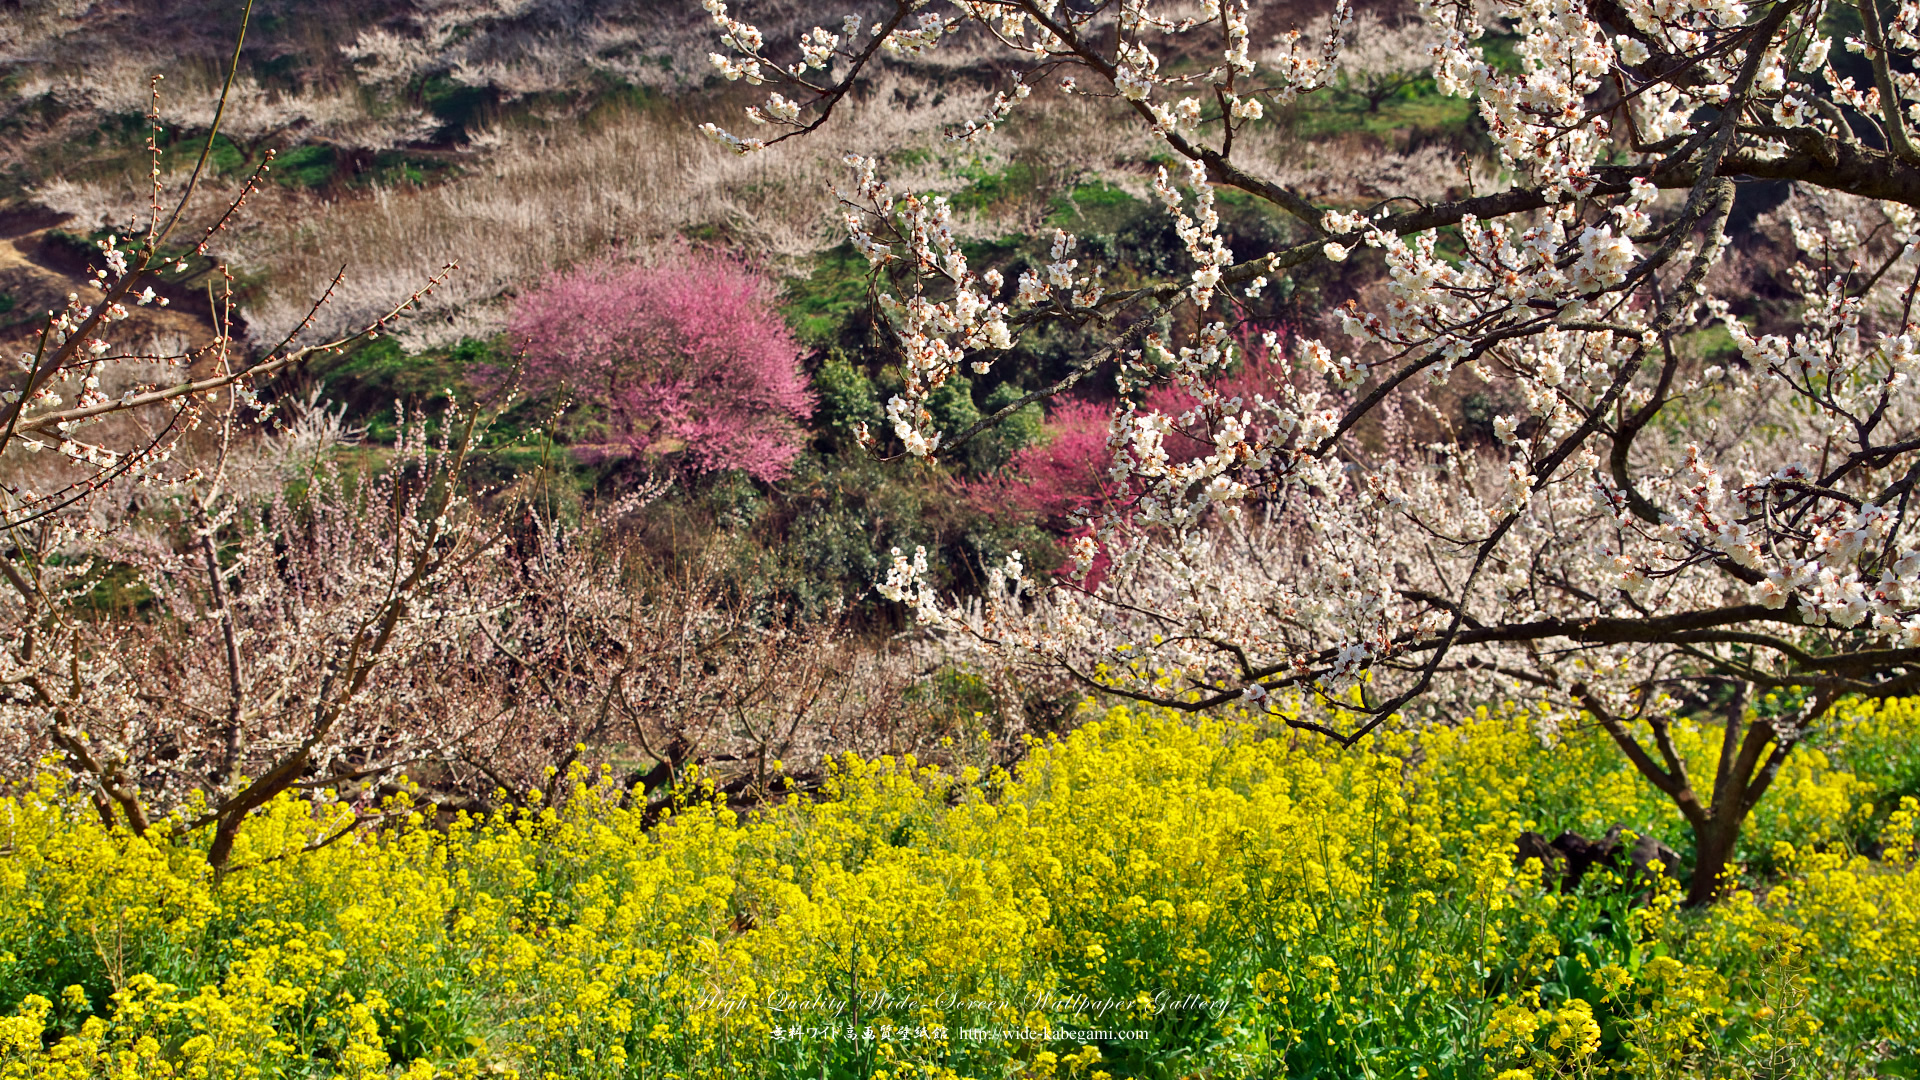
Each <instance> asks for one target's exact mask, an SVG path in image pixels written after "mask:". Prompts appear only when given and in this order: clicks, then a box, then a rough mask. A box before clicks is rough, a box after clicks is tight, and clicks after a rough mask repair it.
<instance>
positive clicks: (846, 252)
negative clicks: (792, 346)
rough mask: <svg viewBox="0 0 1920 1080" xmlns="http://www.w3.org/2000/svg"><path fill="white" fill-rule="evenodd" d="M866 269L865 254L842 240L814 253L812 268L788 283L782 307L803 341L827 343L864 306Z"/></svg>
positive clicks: (788, 320)
mask: <svg viewBox="0 0 1920 1080" xmlns="http://www.w3.org/2000/svg"><path fill="white" fill-rule="evenodd" d="M867 271H868V265H867V259H866V256H864V255H862V254H860V253H859V252H858V251H855V250H854V248H853V245H852V244H851V243H842V244H840V245H839V246H837V247H833V248H829V249H827V250H826V251H823V252H821V253H819V254H818V255H815V256H814V258H813V270H812V272H811V273H809V274H808V275H807V276H806V277H804V278H796V279H794V280H793V281H792V282H790V283H789V284H788V285H787V291H786V298H785V300H784V302H783V303H782V304H781V311H782V312H783V313H784V314H785V315H786V317H787V323H788V324H789V325H791V326H792V327H793V329H794V333H795V334H797V335H798V336H799V338H800V340H801V341H802V342H804V343H806V344H808V345H812V346H816V347H819V346H824V345H826V344H827V343H829V342H831V341H833V340H834V339H835V338H836V337H837V336H838V335H839V333H840V329H841V327H843V326H845V325H846V324H847V322H848V321H849V320H850V319H852V318H853V317H854V316H855V315H857V314H858V313H859V312H861V311H863V310H865V309H866V306H867Z"/></svg>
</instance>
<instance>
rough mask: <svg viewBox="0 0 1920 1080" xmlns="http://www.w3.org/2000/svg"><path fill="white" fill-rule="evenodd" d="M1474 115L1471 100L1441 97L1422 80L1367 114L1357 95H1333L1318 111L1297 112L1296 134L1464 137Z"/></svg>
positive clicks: (1425, 80)
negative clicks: (1414, 134)
mask: <svg viewBox="0 0 1920 1080" xmlns="http://www.w3.org/2000/svg"><path fill="white" fill-rule="evenodd" d="M1309 104H1312V102H1309ZM1474 115H1475V107H1474V104H1473V101H1472V99H1470V98H1464V97H1449V96H1447V95H1444V94H1441V93H1440V91H1439V89H1438V88H1437V87H1435V86H1434V83H1433V80H1431V79H1422V80H1420V81H1419V82H1416V83H1412V84H1410V85H1408V86H1406V87H1403V88H1401V90H1400V92H1399V93H1397V94H1395V95H1393V96H1392V97H1390V98H1388V99H1387V100H1385V101H1383V102H1381V103H1380V108H1379V109H1377V110H1371V111H1370V110H1368V108H1367V104H1366V101H1365V99H1363V98H1361V97H1359V96H1358V95H1354V94H1340V93H1337V92H1336V94H1335V95H1334V96H1331V97H1329V98H1327V99H1326V100H1325V103H1323V104H1320V105H1319V107H1317V108H1304V109H1302V110H1301V112H1300V118H1299V131H1300V133H1301V134H1302V135H1305V136H1307V137H1309V138H1327V137H1329V136H1334V135H1343V134H1346V133H1348V132H1356V131H1357V132H1364V133H1365V134H1368V135H1374V136H1378V137H1381V138H1388V139H1391V138H1393V137H1395V136H1398V135H1404V134H1407V133H1411V132H1422V131H1424V132H1437V133H1452V132H1461V133H1464V132H1465V131H1466V130H1467V129H1468V125H1469V124H1470V123H1471V122H1472V120H1473V117H1474Z"/></svg>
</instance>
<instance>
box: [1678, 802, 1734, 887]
mask: <svg viewBox="0 0 1920 1080" xmlns="http://www.w3.org/2000/svg"><path fill="white" fill-rule="evenodd" d="M1732 809H1733V807H1730V806H1729V807H1721V806H1715V807H1714V808H1713V813H1712V814H1711V815H1710V816H1709V817H1708V818H1707V820H1706V821H1704V822H1701V823H1699V824H1696V825H1695V826H1694V829H1693V842H1694V856H1693V875H1692V877H1691V878H1689V879H1688V881H1687V906H1688V907H1699V906H1701V905H1703V904H1709V903H1712V902H1713V899H1714V897H1715V896H1717V895H1718V894H1719V892H1720V877H1721V875H1722V874H1724V873H1726V870H1727V863H1728V861H1729V860H1730V859H1732V858H1733V845H1734V842H1735V841H1736V840H1738V839H1739V838H1740V825H1741V822H1740V821H1739V820H1733V821H1728V820H1726V819H1725V817H1724V816H1723V811H1726V810H1732Z"/></svg>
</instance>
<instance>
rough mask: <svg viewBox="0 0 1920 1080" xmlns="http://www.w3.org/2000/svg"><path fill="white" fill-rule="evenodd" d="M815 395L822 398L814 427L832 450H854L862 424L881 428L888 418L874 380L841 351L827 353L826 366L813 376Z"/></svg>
mask: <svg viewBox="0 0 1920 1080" xmlns="http://www.w3.org/2000/svg"><path fill="white" fill-rule="evenodd" d="M813 392H814V394H815V395H816V396H817V397H818V398H819V404H818V405H816V406H815V407H814V412H813V423H814V426H815V428H816V429H818V430H819V431H820V432H821V434H822V435H823V436H825V438H826V440H827V441H828V443H829V444H830V445H831V446H833V447H844V448H847V449H852V448H853V447H854V446H855V442H854V438H853V433H854V430H855V429H856V428H857V427H859V425H861V424H868V425H874V424H878V423H879V422H880V419H881V417H882V416H884V415H885V413H884V411H883V410H882V409H881V407H880V398H879V396H878V395H876V394H875V393H874V389H873V380H872V379H869V378H867V373H866V372H864V371H862V370H860V369H859V368H857V367H855V366H854V365H853V363H852V362H851V361H849V360H848V359H847V357H846V354H845V353H844V352H841V351H840V350H838V349H835V350H833V351H832V352H830V353H828V355H827V361H826V363H824V364H821V365H820V369H819V370H818V371H815V372H814V373H813Z"/></svg>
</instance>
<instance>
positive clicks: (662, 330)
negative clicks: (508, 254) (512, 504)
mask: <svg viewBox="0 0 1920 1080" xmlns="http://www.w3.org/2000/svg"><path fill="white" fill-rule="evenodd" d="M773 301H774V296H773V289H772V285H771V284H770V283H769V282H768V281H767V280H766V278H765V277H763V276H762V275H760V274H758V273H755V272H754V271H752V270H750V269H748V268H746V267H743V266H741V265H740V264H739V263H737V262H734V261H731V260H728V259H726V258H723V257H721V256H719V255H714V254H683V255H679V256H676V257H672V258H669V259H666V260H663V261H661V262H658V263H652V264H641V263H632V262H621V261H617V260H614V259H604V260H601V261H598V262H594V263H589V264H587V265H585V266H581V267H578V268H575V269H573V270H571V271H567V272H565V273H561V274H557V275H555V276H554V277H552V278H551V279H549V280H548V281H547V282H546V283H545V284H544V285H543V286H542V287H541V288H539V289H537V290H535V291H533V292H531V293H529V294H527V295H526V296H524V297H522V298H521V299H520V300H519V302H518V303H517V304H516V306H515V310H514V314H513V319H512V322H511V325H510V333H511V334H512V336H513V338H514V340H515V342H516V344H518V345H520V346H521V347H522V348H524V350H525V369H524V375H523V385H524V387H525V388H526V389H527V390H528V391H529V392H530V393H532V394H534V395H536V396H543V397H549V398H565V399H568V400H569V401H570V402H571V408H570V411H569V420H568V426H567V431H568V435H569V436H570V438H571V439H572V442H573V448H574V451H575V453H577V454H578V455H579V456H580V457H581V458H582V459H584V460H588V461H605V460H610V459H612V460H618V459H629V458H636V459H637V458H659V457H671V458H673V459H674V460H676V461H678V462H679V463H681V464H682V465H683V466H684V467H685V468H687V469H688V470H690V471H693V472H717V471H722V470H728V469H739V470H741V471H743V472H745V473H747V474H748V475H749V476H752V477H754V478H755V479H759V480H771V479H774V478H777V477H779V476H781V475H784V473H785V472H786V469H787V466H788V464H789V463H790V462H791V461H792V460H793V458H794V455H795V454H798V453H799V452H800V447H801V445H802V442H803V434H804V431H803V427H802V421H804V420H805V419H806V418H807V416H808V415H809V414H810V413H811V412H812V409H813V398H812V395H811V393H810V392H809V391H808V389H807V383H806V376H805V374H804V373H803V372H802V371H801V369H800V356H801V348H800V345H799V344H798V343H797V342H796V341H795V340H794V337H793V334H792V332H791V331H789V330H788V328H787V326H786V323H785V322H784V321H782V319H781V317H780V313H779V312H778V311H777V310H776V309H775V307H774V303H773Z"/></svg>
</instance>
